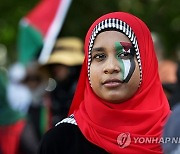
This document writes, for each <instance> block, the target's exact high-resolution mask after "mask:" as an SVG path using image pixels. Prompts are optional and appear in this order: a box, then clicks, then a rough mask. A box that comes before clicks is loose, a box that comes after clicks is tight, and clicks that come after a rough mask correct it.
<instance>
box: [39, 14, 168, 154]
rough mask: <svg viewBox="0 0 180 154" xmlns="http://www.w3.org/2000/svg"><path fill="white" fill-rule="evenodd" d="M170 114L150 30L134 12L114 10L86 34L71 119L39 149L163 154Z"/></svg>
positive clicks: (61, 151) (52, 131)
mask: <svg viewBox="0 0 180 154" xmlns="http://www.w3.org/2000/svg"><path fill="white" fill-rule="evenodd" d="M169 113H170V109H169V105H168V102H167V99H166V97H165V95H164V93H163V89H162V86H161V83H160V80H159V75H158V63H157V59H156V55H155V52H154V47H153V43H152V39H151V34H150V32H149V30H148V28H147V27H146V25H145V24H144V23H143V22H142V21H141V20H140V19H138V18H137V17H135V16H133V15H131V14H128V13H124V12H114V13H109V14H106V15H104V16H102V17H100V18H99V19H97V20H96V21H95V22H94V23H93V24H92V26H91V27H90V29H89V31H88V33H87V36H86V39H85V61H84V63H83V66H82V71H81V75H80V79H79V83H78V86H77V89H76V93H75V96H74V99H73V102H72V106H71V108H70V114H71V115H70V117H68V118H66V119H64V120H62V121H61V122H60V123H59V124H57V125H56V127H55V128H53V129H52V130H50V131H49V132H48V133H47V134H46V135H45V136H44V138H43V140H42V143H41V146H40V149H39V151H40V153H41V154H43V153H44V154H45V153H46V154H47V153H49V154H50V153H51V154H55V153H66V154H67V153H68V154H70V153H71V154H72V153H73V154H81V153H82V154H90V153H92V154H95V153H97V154H101V153H113V154H119V153H123V154H125V153H128V154H135V153H137V154H140V153H142V154H143V153H148V154H155V153H156V154H158V153H162V148H161V146H160V143H159V139H160V138H161V135H162V128H163V126H164V124H165V121H166V118H167V116H168V115H169ZM140 139H141V140H140ZM147 139H149V140H148V142H147ZM150 140H151V141H150Z"/></svg>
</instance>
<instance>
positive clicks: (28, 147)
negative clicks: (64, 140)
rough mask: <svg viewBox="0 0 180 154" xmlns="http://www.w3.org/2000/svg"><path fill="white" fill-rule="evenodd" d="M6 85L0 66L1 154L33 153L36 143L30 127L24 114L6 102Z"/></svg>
mask: <svg viewBox="0 0 180 154" xmlns="http://www.w3.org/2000/svg"><path fill="white" fill-rule="evenodd" d="M7 85H8V77H7V72H5V71H4V70H2V69H1V68H0V89H1V90H0V150H1V152H2V154H20V153H23V154H35V152H36V151H37V146H38V145H37V144H36V143H37V142H36V140H35V138H34V134H33V132H32V129H31V127H29V124H28V123H27V119H26V117H25V114H24V113H23V112H20V111H19V110H15V109H13V108H12V107H11V105H10V103H9V102H8V98H7ZM16 90H18V89H16ZM16 109H17V108H16Z"/></svg>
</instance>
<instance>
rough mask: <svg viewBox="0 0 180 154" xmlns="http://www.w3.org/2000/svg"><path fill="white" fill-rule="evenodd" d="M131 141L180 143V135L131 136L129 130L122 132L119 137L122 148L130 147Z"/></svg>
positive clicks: (138, 142) (136, 142)
mask: <svg viewBox="0 0 180 154" xmlns="http://www.w3.org/2000/svg"><path fill="white" fill-rule="evenodd" d="M131 142H133V143H134V144H166V143H174V144H180V137H131V135H130V133H129V132H126V133H120V134H119V135H118V137H117V143H118V145H119V147H120V148H126V147H128V146H129V145H130V144H131Z"/></svg>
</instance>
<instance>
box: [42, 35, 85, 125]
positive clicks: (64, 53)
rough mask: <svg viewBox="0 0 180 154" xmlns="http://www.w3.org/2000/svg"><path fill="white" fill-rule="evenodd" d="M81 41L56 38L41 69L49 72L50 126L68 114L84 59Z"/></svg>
mask: <svg viewBox="0 0 180 154" xmlns="http://www.w3.org/2000/svg"><path fill="white" fill-rule="evenodd" d="M82 49H83V43H82V41H81V40H80V39H79V38H77V37H62V38H58V39H57V41H56V43H55V46H54V49H53V51H52V54H51V55H50V57H49V60H48V61H47V63H46V64H45V65H44V66H42V69H43V70H44V71H45V70H46V72H47V74H49V85H48V87H47V88H46V90H47V91H49V93H48V94H49V101H48V102H49V103H46V104H49V105H48V106H49V110H48V111H49V112H50V113H49V114H48V115H49V116H51V117H50V119H51V120H50V121H51V126H50V127H52V126H54V125H55V124H56V123H57V122H59V121H60V120H62V119H63V118H65V117H66V116H67V115H68V111H69V107H70V105H71V101H72V98H73V96H74V91H75V88H76V84H77V80H78V77H79V73H80V68H81V65H82V62H83V59H84V54H83V51H82Z"/></svg>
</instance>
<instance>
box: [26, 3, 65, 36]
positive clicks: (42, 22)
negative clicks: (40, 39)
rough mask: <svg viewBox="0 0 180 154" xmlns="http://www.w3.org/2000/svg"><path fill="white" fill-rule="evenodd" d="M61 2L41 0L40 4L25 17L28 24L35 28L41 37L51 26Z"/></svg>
mask: <svg viewBox="0 0 180 154" xmlns="http://www.w3.org/2000/svg"><path fill="white" fill-rule="evenodd" d="M60 3H61V0H41V1H40V3H39V4H38V5H37V6H36V7H35V8H34V9H33V10H32V11H31V12H30V13H29V14H28V15H27V16H26V18H27V19H28V21H29V22H30V24H32V25H33V26H34V27H36V28H37V29H38V30H39V31H40V32H41V33H42V35H43V36H46V33H47V31H48V29H49V27H50V25H51V24H52V22H53V20H54V18H55V15H56V13H57V10H58V7H59V6H60Z"/></svg>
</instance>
